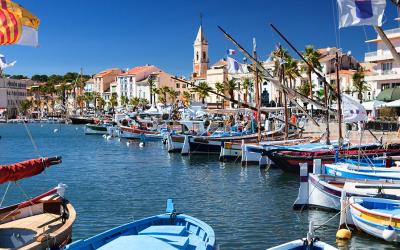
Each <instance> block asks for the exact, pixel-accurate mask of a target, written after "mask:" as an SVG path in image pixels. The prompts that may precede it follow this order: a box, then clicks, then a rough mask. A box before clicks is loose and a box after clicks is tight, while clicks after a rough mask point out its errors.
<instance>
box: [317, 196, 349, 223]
mask: <svg viewBox="0 0 400 250" xmlns="http://www.w3.org/2000/svg"><path fill="white" fill-rule="evenodd" d="M350 205H351V203H350V202H349V203H348V204H347V205H346V206H345V207H344V208H342V209H341V210H340V211H339V212H337V213H336V214H334V215H333V216H332V217H331V218H329V219H328V220H327V221H325V222H324V223H322V224H321V225H319V226H317V227H315V228H314V230H318V229H320V228H321V227H323V226H325V225H326V224H328V222H330V221H331V220H333V218H335V217H336V216H338V215H340V214H341V213H342V211H346V210H347V208H348V207H349V206H350ZM345 224H346V227H347V229H349V227H348V226H347V221H346V220H345Z"/></svg>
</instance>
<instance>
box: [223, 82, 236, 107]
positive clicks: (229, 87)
mask: <svg viewBox="0 0 400 250" xmlns="http://www.w3.org/2000/svg"><path fill="white" fill-rule="evenodd" d="M225 90H226V91H227V92H228V94H229V97H230V99H231V107H232V108H233V106H234V103H233V101H232V100H235V90H239V85H238V84H237V81H236V79H231V80H229V81H227V82H226V83H225Z"/></svg>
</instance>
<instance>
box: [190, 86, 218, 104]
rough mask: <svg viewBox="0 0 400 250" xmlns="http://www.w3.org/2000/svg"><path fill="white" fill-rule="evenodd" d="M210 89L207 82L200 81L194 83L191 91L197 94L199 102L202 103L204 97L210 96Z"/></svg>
mask: <svg viewBox="0 0 400 250" xmlns="http://www.w3.org/2000/svg"><path fill="white" fill-rule="evenodd" d="M212 90H213V89H212V88H211V87H210V86H208V84H207V83H206V82H200V83H199V84H198V85H196V86H195V87H194V88H192V90H191V91H192V92H196V93H197V94H198V95H199V97H200V99H201V102H202V103H203V104H204V103H205V101H204V99H205V98H206V97H207V96H210V93H209V92H210V91H212Z"/></svg>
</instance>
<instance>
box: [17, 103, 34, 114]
mask: <svg viewBox="0 0 400 250" xmlns="http://www.w3.org/2000/svg"><path fill="white" fill-rule="evenodd" d="M32 104H33V102H32V101H31V100H22V101H21V102H20V104H19V111H20V112H21V113H22V114H24V115H25V116H26V115H27V114H28V110H29V109H30V108H32Z"/></svg>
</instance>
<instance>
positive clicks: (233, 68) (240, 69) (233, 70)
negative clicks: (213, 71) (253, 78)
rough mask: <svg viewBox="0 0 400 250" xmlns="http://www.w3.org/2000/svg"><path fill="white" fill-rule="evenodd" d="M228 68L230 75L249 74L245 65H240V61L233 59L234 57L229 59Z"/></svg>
mask: <svg viewBox="0 0 400 250" xmlns="http://www.w3.org/2000/svg"><path fill="white" fill-rule="evenodd" d="M226 60H227V63H228V64H227V68H228V73H229V74H243V73H248V72H249V71H248V70H247V67H246V65H245V64H240V63H239V62H238V61H236V60H235V59H233V58H232V57H229V56H228V57H227V59H226Z"/></svg>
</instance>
